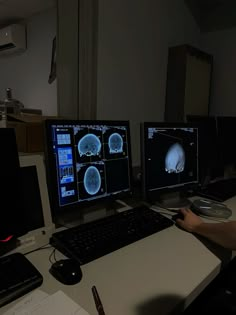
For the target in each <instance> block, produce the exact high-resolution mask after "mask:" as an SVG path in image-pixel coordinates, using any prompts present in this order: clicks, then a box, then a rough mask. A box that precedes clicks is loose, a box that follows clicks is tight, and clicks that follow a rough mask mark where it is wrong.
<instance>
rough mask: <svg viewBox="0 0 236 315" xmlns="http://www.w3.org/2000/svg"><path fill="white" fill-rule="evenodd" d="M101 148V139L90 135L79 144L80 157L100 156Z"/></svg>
mask: <svg viewBox="0 0 236 315" xmlns="http://www.w3.org/2000/svg"><path fill="white" fill-rule="evenodd" d="M101 146H102V145H101V142H100V140H99V138H98V137H97V136H95V135H94V134H92V133H88V134H87V135H85V136H84V137H83V138H81V139H80V141H79V142H78V152H79V155H80V156H84V155H85V156H93V155H99V153H100V151H101Z"/></svg>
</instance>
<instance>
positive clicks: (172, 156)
mask: <svg viewBox="0 0 236 315" xmlns="http://www.w3.org/2000/svg"><path fill="white" fill-rule="evenodd" d="M184 166H185V153H184V150H183V148H182V146H181V145H180V144H179V143H175V144H173V145H172V146H171V147H170V148H169V150H168V152H167V154H166V158H165V170H166V172H168V173H181V172H183V171H184Z"/></svg>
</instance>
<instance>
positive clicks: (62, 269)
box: [49, 258, 82, 285]
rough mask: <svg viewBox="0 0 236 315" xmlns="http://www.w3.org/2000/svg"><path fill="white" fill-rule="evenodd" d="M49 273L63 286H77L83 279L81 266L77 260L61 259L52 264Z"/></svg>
mask: <svg viewBox="0 0 236 315" xmlns="http://www.w3.org/2000/svg"><path fill="white" fill-rule="evenodd" d="M49 272H50V273H51V274H52V275H53V277H54V278H56V279H57V280H58V281H60V282H61V283H63V284H68V285H71V284H76V283H79V282H80V280H81V279H82V271H81V268H80V264H79V262H78V261H76V260H75V259H72V258H70V259H61V260H58V261H56V262H55V263H54V264H52V266H51V268H50V269H49Z"/></svg>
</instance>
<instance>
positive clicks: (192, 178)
mask: <svg viewBox="0 0 236 315" xmlns="http://www.w3.org/2000/svg"><path fill="white" fill-rule="evenodd" d="M141 131H142V132H141V141H142V143H141V144H142V173H143V190H144V194H145V198H146V199H149V200H153V201H157V200H158V201H161V200H162V198H163V196H164V195H165V193H170V192H177V193H178V192H181V191H184V190H185V189H187V188H189V186H191V185H196V184H198V129H197V128H195V127H192V126H191V125H190V124H185V123H182V124H181V123H158V122H156V123H155V122H145V123H144V124H143V125H142V129H141ZM179 201H180V200H179ZM180 202H181V201H180Z"/></svg>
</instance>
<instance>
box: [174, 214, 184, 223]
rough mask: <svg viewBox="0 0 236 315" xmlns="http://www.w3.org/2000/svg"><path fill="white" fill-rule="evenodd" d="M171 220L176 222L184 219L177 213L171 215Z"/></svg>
mask: <svg viewBox="0 0 236 315" xmlns="http://www.w3.org/2000/svg"><path fill="white" fill-rule="evenodd" d="M171 219H172V220H173V221H175V222H176V220H177V219H181V220H183V219H184V215H183V213H182V212H180V211H179V212H178V213H177V214H174V215H172V217H171Z"/></svg>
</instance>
